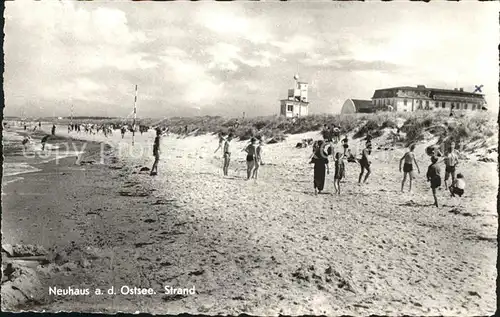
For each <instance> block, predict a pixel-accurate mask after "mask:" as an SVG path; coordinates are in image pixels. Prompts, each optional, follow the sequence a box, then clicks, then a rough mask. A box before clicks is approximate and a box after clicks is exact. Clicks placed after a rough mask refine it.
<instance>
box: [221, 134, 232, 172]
mask: <svg viewBox="0 0 500 317" xmlns="http://www.w3.org/2000/svg"><path fill="white" fill-rule="evenodd" d="M232 139H233V134H232V133H229V135H228V136H227V139H226V140H225V141H224V165H223V167H222V172H223V173H224V176H228V172H229V163H230V162H231V140H232Z"/></svg>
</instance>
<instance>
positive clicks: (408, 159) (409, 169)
mask: <svg viewBox="0 0 500 317" xmlns="http://www.w3.org/2000/svg"><path fill="white" fill-rule="evenodd" d="M414 150H415V144H412V145H411V146H410V151H408V152H406V153H405V154H404V155H403V157H402V158H401V160H399V172H401V164H403V161H404V165H403V173H404V174H403V180H402V181H401V192H403V189H404V186H405V182H406V176H407V175H408V174H409V175H410V192H411V183H412V181H413V177H414V175H413V163H415V166H416V167H417V171H418V173H419V174H420V168H419V167H418V164H417V159H416V158H415V153H414V152H413V151H414Z"/></svg>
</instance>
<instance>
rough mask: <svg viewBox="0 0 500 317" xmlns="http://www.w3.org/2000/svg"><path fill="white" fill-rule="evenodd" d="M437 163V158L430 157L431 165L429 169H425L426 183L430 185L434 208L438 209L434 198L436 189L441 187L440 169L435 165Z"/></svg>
mask: <svg viewBox="0 0 500 317" xmlns="http://www.w3.org/2000/svg"><path fill="white" fill-rule="evenodd" d="M437 161H438V158H437V157H435V156H433V157H431V162H432V164H431V165H429V168H428V169H427V181H428V182H430V183H431V189H432V196H433V197H434V206H436V207H439V205H438V201H437V197H436V189H437V188H438V187H441V169H440V168H439V165H437Z"/></svg>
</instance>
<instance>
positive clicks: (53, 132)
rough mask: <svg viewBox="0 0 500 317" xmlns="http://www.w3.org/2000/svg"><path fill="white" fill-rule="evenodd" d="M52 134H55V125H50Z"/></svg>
mask: <svg viewBox="0 0 500 317" xmlns="http://www.w3.org/2000/svg"><path fill="white" fill-rule="evenodd" d="M52 135H56V125H55V124H53V125H52Z"/></svg>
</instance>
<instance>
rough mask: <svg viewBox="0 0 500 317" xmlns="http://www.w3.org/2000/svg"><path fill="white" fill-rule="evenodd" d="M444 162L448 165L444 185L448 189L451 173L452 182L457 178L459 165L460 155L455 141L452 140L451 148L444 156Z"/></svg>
mask: <svg viewBox="0 0 500 317" xmlns="http://www.w3.org/2000/svg"><path fill="white" fill-rule="evenodd" d="M444 163H445V165H446V169H445V174H444V187H445V188H446V189H448V179H449V178H450V175H451V182H452V184H453V183H454V182H455V179H456V167H457V165H458V155H457V153H456V151H455V142H451V144H450V149H449V151H448V153H447V154H446V156H445V158H444Z"/></svg>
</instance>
